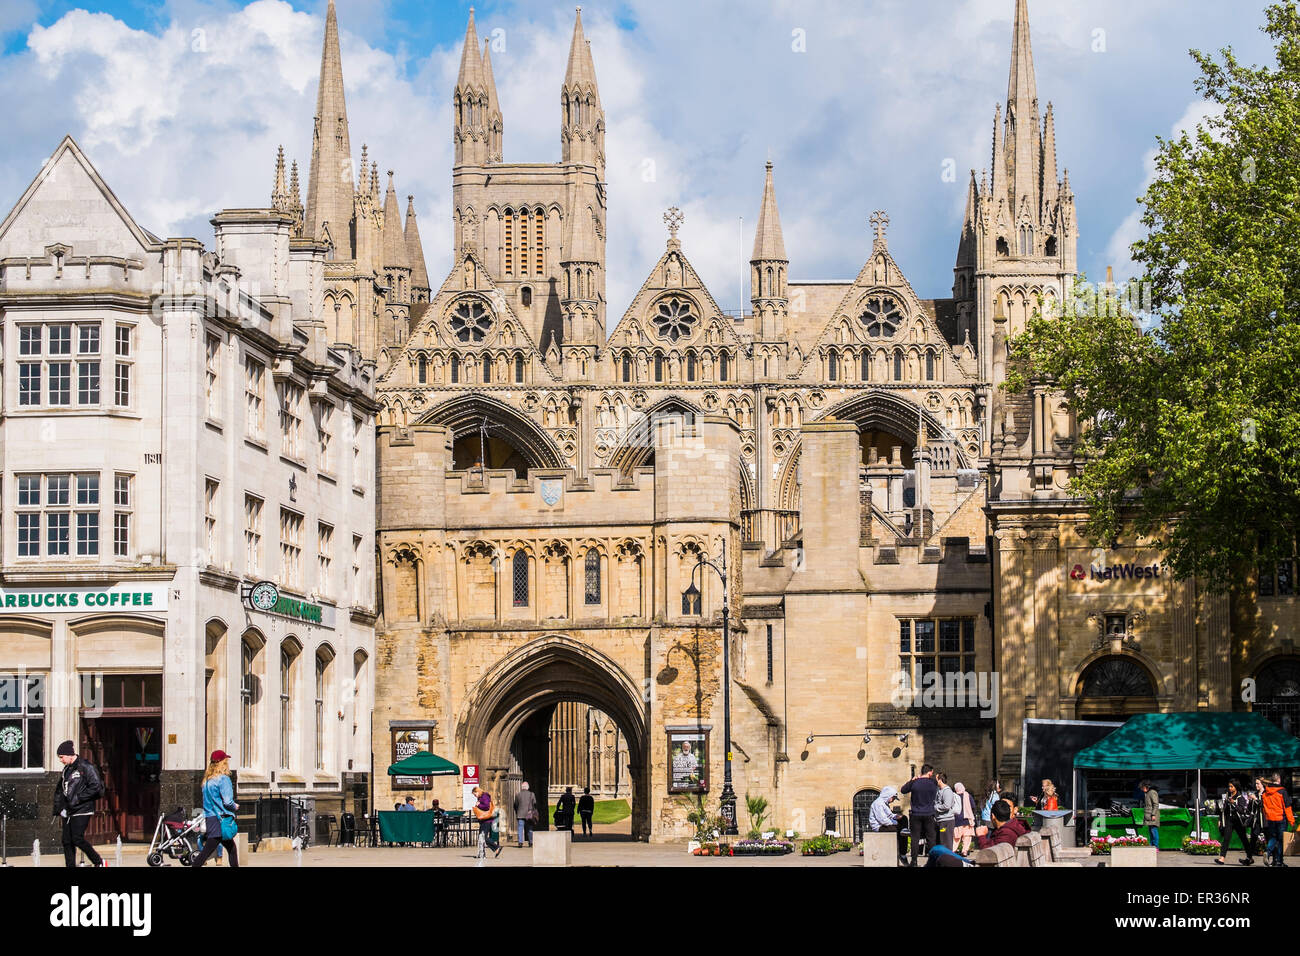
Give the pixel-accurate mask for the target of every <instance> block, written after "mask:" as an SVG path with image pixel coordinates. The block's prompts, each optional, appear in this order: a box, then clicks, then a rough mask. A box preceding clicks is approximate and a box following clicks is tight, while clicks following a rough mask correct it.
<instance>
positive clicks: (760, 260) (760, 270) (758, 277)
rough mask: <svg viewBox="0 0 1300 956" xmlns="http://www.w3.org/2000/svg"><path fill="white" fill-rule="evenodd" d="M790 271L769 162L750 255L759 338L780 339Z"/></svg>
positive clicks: (751, 289) (750, 275) (750, 294)
mask: <svg viewBox="0 0 1300 956" xmlns="http://www.w3.org/2000/svg"><path fill="white" fill-rule="evenodd" d="M789 274H790V259H789V257H788V256H787V255H786V253H785V237H784V236H782V234H781V213H780V212H779V211H778V210H777V208H776V188H775V187H774V186H773V185H772V164H771V163H768V164H767V181H766V182H765V183H764V185H763V204H762V206H760V207H759V210H758V228H757V229H756V230H755V231H754V253H753V255H752V256H750V259H749V301H750V303H751V305H752V307H753V311H754V322H755V325H756V330H755V331H756V334H757V336H758V341H759V342H779V341H781V339H782V337H783V336H784V335H785V320H786V313H787V312H788V311H789V306H790V293H789V289H788V281H789Z"/></svg>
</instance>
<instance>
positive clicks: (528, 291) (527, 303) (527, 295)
mask: <svg viewBox="0 0 1300 956" xmlns="http://www.w3.org/2000/svg"><path fill="white" fill-rule="evenodd" d="M519 304H520V305H522V306H523V307H524V308H525V309H529V308H532V305H533V290H532V287H531V286H524V287H523V288H521V289H520V290H519Z"/></svg>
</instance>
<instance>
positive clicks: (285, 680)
mask: <svg viewBox="0 0 1300 956" xmlns="http://www.w3.org/2000/svg"><path fill="white" fill-rule="evenodd" d="M301 650H302V648H300V647H299V646H298V643H297V642H296V641H294V640H293V639H287V640H285V641H284V642H283V643H281V644H280V766H281V767H284V768H288V767H291V766H293V764H292V760H293V756H294V754H293V732H294V726H293V725H294V720H293V691H294V686H293V685H294V683H295V681H296V680H297V677H298V668H297V666H296V665H297V662H298V654H299V652H300V651H301Z"/></svg>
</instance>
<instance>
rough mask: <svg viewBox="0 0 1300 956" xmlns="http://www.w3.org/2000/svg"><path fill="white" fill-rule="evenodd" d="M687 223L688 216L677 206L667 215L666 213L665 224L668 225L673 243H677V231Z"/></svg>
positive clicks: (670, 209)
mask: <svg viewBox="0 0 1300 956" xmlns="http://www.w3.org/2000/svg"><path fill="white" fill-rule="evenodd" d="M685 221H686V216H685V215H684V214H683V213H682V211H681V210H680V209H678V208H677V207H676V206H672V207H671V208H669V210H668V211H667V212H666V213H664V222H665V223H667V224H668V238H669V240H671V241H673V242H676V241H677V230H678V229H680V228H681V227H682V223H683V222H685Z"/></svg>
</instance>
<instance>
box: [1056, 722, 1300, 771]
mask: <svg viewBox="0 0 1300 956" xmlns="http://www.w3.org/2000/svg"><path fill="white" fill-rule="evenodd" d="M1074 765H1075V766H1076V767H1078V768H1080V769H1094V770H1253V769H1256V768H1259V769H1265V768H1271V769H1275V770H1282V769H1287V768H1290V767H1300V740H1296V738H1295V737H1292V736H1291V735H1290V734H1288V733H1285V732H1283V731H1282V730H1280V729H1279V728H1278V727H1276V726H1275V725H1273V724H1271V723H1269V721H1268V720H1266V719H1265V718H1264V717H1262V716H1260V715H1259V714H1233V713H1190V714H1139V715H1138V716H1136V717H1130V718H1129V719H1128V722H1127V723H1125V724H1124V726H1123V727H1120V728H1119V729H1118V730H1116V731H1115V732H1114V733H1112V734H1110V735H1108V736H1106V737H1103V738H1102V739H1101V740H1099V741H1097V743H1095V744H1093V745H1092V746H1091V747H1088V748H1086V749H1084V750H1081V751H1079V753H1078V754H1077V755H1076V756H1075V758H1074Z"/></svg>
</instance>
